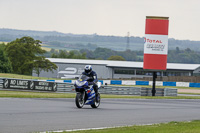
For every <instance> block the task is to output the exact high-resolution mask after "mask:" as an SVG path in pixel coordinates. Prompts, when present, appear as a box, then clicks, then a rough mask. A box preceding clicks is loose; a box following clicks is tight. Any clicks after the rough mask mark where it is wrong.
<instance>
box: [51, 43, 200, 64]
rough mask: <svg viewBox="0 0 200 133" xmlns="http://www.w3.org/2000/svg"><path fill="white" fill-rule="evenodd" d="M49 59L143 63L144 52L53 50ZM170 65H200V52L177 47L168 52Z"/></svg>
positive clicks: (105, 49)
mask: <svg viewBox="0 0 200 133" xmlns="http://www.w3.org/2000/svg"><path fill="white" fill-rule="evenodd" d="M47 57H51V58H74V59H98V60H121V61H138V62H142V61H143V51H131V50H125V51H115V50H111V49H108V48H100V47H98V48H96V49H95V50H88V49H81V50H72V51H66V50H59V51H56V52H55V50H51V51H50V52H49V53H48V55H47ZM167 58H168V59H167V62H168V63H189V64H200V52H198V51H194V50H191V49H190V48H186V49H184V50H180V49H179V47H176V49H174V50H169V51H168V57H167Z"/></svg>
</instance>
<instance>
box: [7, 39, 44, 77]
mask: <svg viewBox="0 0 200 133" xmlns="http://www.w3.org/2000/svg"><path fill="white" fill-rule="evenodd" d="M40 43H41V41H39V40H34V39H33V38H31V37H22V38H20V39H18V38H17V39H16V40H14V41H12V42H10V43H8V44H7V45H6V48H5V49H6V52H7V54H8V57H9V59H10V61H11V63H12V68H13V72H14V73H18V74H26V75H31V74H32V70H33V68H34V63H36V62H37V60H40V59H41V58H43V57H42V55H43V54H44V53H45V52H46V51H45V50H43V49H42V48H41V45H40ZM42 61H44V60H42Z"/></svg>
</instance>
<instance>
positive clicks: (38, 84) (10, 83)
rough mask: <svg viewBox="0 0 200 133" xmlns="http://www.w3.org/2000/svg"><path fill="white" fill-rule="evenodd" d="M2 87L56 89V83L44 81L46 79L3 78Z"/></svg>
mask: <svg viewBox="0 0 200 133" xmlns="http://www.w3.org/2000/svg"><path fill="white" fill-rule="evenodd" d="M3 88H4V89H24V90H41V91H57V84H56V83H55V82H46V81H31V80H20V79H4V83H3Z"/></svg>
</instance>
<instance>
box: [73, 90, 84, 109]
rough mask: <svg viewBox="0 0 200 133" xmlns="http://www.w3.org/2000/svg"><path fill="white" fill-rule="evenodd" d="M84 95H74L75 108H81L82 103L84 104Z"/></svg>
mask: <svg viewBox="0 0 200 133" xmlns="http://www.w3.org/2000/svg"><path fill="white" fill-rule="evenodd" d="M84 99H85V93H76V99H75V102H76V106H77V107H78V108H82V107H83V105H84V103H85V100H84Z"/></svg>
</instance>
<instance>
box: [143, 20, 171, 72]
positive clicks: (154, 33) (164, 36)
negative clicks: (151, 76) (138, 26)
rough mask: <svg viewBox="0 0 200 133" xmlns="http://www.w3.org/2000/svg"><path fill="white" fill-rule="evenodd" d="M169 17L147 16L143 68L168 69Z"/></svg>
mask: <svg viewBox="0 0 200 133" xmlns="http://www.w3.org/2000/svg"><path fill="white" fill-rule="evenodd" d="M168 19H169V18H168V17H154V16H147V17H146V27H145V37H144V41H145V42H144V64H143V69H150V70H166V68H167V53H168V26H169V20H168Z"/></svg>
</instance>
